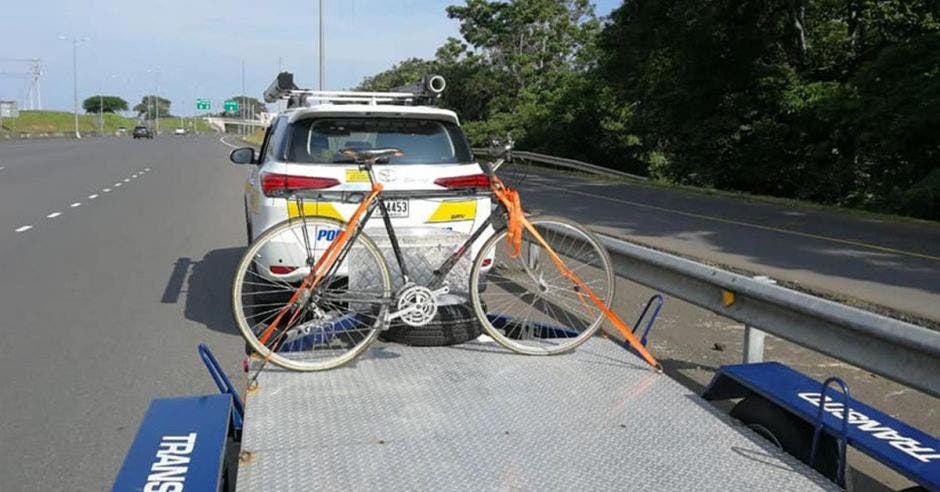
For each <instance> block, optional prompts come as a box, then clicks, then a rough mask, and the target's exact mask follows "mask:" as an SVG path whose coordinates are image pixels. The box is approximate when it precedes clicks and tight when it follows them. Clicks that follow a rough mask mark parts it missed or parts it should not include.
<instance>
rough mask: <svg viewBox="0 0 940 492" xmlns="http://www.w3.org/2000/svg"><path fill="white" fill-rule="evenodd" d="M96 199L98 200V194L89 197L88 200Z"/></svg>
mask: <svg viewBox="0 0 940 492" xmlns="http://www.w3.org/2000/svg"><path fill="white" fill-rule="evenodd" d="M95 198H98V194H97V193H96V194H94V195H88V199H89V200H94V199H95Z"/></svg>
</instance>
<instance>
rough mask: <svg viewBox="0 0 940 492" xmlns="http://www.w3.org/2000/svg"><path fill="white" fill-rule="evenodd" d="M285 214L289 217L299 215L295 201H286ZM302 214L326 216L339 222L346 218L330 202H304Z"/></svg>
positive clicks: (344, 220)
mask: <svg viewBox="0 0 940 492" xmlns="http://www.w3.org/2000/svg"><path fill="white" fill-rule="evenodd" d="M287 215H288V217H290V218H292V219H293V218H294V217H300V209H299V208H297V202H293V201H288V202H287ZM304 216H306V217H328V218H330V219H336V220H338V221H340V222H346V219H344V218H343V216H342V215H341V214H340V213H339V211H338V210H336V207H334V206H333V204H332V203H321V202H304Z"/></svg>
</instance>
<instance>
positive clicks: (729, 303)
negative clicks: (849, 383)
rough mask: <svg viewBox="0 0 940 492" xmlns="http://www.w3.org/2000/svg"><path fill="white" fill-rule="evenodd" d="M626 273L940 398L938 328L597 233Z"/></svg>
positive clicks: (618, 268)
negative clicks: (912, 322) (902, 319)
mask: <svg viewBox="0 0 940 492" xmlns="http://www.w3.org/2000/svg"><path fill="white" fill-rule="evenodd" d="M598 237H599V238H601V240H602V242H603V243H604V245H605V246H606V247H607V250H608V251H609V252H610V255H611V259H612V260H613V262H614V268H615V270H616V272H617V274H618V275H619V276H621V277H624V278H626V279H629V280H631V281H633V282H636V283H639V284H642V285H645V286H647V287H649V288H651V289H654V290H656V291H659V292H662V293H664V294H668V295H671V296H673V297H675V298H677V299H681V300H683V301H686V302H688V303H691V304H694V305H696V306H699V307H702V308H705V309H707V310H709V311H711V312H713V313H715V314H718V315H720V316H724V317H726V318H729V319H733V320H735V321H739V322H741V323H743V324H744V325H746V326H749V327H753V328H757V329H759V330H762V331H765V332H767V333H771V334H773V335H775V336H777V337H780V338H782V339H784V340H788V341H790V342H793V343H795V344H797V345H801V346H803V347H806V348H809V349H812V350H815V351H817V352H820V353H823V354H826V355H828V356H831V357H834V358H836V359H839V360H842V361H845V362H847V363H849V364H852V365H854V366H857V367H860V368H862V369H866V370H868V371H871V372H873V373H876V374H879V375H881V376H884V377H886V378H889V379H892V380H894V381H897V382H899V383H901V384H904V385H906V386H909V387H911V388H915V389H917V390H920V391H923V392H924V393H927V394H929V395H932V396H934V397H938V398H940V376H938V375H940V332H938V331H934V330H930V329H928V328H924V327H922V326H917V325H914V324H911V323H906V322H904V321H900V320H897V319H893V318H888V317H886V316H881V315H878V314H875V313H872V312H869V311H864V310H861V309H857V308H854V307H851V306H846V305H844V304H840V303H837V302H833V301H829V300H826V299H822V298H820V297H816V296H812V295H809V294H804V293H802V292H798V291H795V290H792V289H788V288H785V287H780V286H777V285H774V284H771V283H768V282H767V281H766V280H762V279H755V278H750V277H746V276H743V275H738V274H736V273H731V272H728V271H726V270H721V269H719V268H714V267H710V266H707V265H703V264H701V263H697V262H694V261H691V260H688V259H685V258H681V257H679V256H674V255H671V254H668V253H663V252H661V251H656V250H654V249H650V248H647V247H644V246H640V245H638V244H634V243H631V242H627V241H623V240H621V239H617V238H613V237H610V236H604V235H600V234H599V235H598Z"/></svg>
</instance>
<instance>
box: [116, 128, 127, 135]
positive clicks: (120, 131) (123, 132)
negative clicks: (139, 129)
mask: <svg viewBox="0 0 940 492" xmlns="http://www.w3.org/2000/svg"><path fill="white" fill-rule="evenodd" d="M114 134H115V135H117V136H119V137H120V136H124V135H127V127H126V126H119V127H117V130H115V131H114Z"/></svg>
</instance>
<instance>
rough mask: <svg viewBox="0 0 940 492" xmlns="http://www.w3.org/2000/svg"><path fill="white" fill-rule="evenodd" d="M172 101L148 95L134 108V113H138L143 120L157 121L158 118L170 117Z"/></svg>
mask: <svg viewBox="0 0 940 492" xmlns="http://www.w3.org/2000/svg"><path fill="white" fill-rule="evenodd" d="M170 104H171V102H170V100H169V99H166V98H163V97H160V96H156V95H147V96H144V97H143V98H141V100H140V103H138V104H137V105H136V106H134V112H136V113H137V117H138V118H143V119H145V120H153V119H156V118H157V116H159V117H160V118H168V117H170V116H171V115H170Z"/></svg>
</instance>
